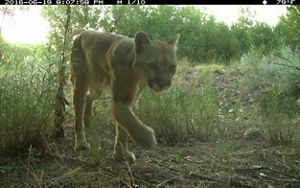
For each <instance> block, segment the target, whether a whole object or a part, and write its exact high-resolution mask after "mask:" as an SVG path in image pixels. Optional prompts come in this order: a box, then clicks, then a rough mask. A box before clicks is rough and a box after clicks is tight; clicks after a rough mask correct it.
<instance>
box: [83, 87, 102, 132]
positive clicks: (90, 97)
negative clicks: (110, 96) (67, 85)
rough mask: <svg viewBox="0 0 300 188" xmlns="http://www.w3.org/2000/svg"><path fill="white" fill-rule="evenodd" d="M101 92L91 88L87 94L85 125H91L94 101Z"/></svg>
mask: <svg viewBox="0 0 300 188" xmlns="http://www.w3.org/2000/svg"><path fill="white" fill-rule="evenodd" d="M100 94H101V91H100V90H99V91H95V90H90V91H89V92H88V94H87V95H86V104H85V111H84V125H85V127H90V126H91V119H92V107H93V101H94V100H95V99H97V98H98V97H99V96H100Z"/></svg>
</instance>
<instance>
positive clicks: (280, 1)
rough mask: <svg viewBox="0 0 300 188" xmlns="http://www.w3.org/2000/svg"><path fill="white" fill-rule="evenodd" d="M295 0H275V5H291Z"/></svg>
mask: <svg viewBox="0 0 300 188" xmlns="http://www.w3.org/2000/svg"><path fill="white" fill-rule="evenodd" d="M295 1H296V0H277V5H292V4H293V3H294V2H295Z"/></svg>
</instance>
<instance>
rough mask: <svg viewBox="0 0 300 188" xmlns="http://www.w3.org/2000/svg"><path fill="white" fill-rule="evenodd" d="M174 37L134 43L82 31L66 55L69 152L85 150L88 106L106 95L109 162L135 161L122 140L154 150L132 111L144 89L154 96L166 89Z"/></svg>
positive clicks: (139, 39) (149, 134) (152, 138)
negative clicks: (112, 130)
mask: <svg viewBox="0 0 300 188" xmlns="http://www.w3.org/2000/svg"><path fill="white" fill-rule="evenodd" d="M178 39H179V35H176V36H175V37H174V38H173V39H171V40H169V41H167V42H161V41H152V40H149V38H148V37H147V35H146V34H145V33H143V32H138V33H137V34H136V35H135V37H134V39H132V38H128V37H125V36H121V35H115V34H111V33H102V32H95V31H85V32H83V33H81V34H80V35H78V36H77V37H76V38H75V40H74V43H73V47H72V53H71V65H72V78H71V79H72V84H73V92H74V96H73V97H74V98H73V104H74V111H75V150H81V149H86V148H90V145H89V143H88V142H87V141H86V136H85V131H84V128H85V126H87V127H88V126H89V125H90V123H91V111H92V103H93V100H94V99H96V98H97V97H99V96H100V94H101V92H102V91H107V92H108V93H109V94H110V95H111V97H112V106H111V107H112V115H113V117H114V119H115V121H116V122H117V125H116V138H115V146H114V158H115V159H116V160H123V159H124V157H126V158H128V159H129V160H131V161H135V156H134V154H133V153H132V152H129V150H128V137H129V136H130V137H131V138H132V139H133V140H134V141H135V142H136V143H137V144H139V145H141V146H143V147H145V148H150V147H152V146H155V145H156V144H157V142H156V138H155V134H154V131H153V129H152V128H150V127H148V126H146V125H144V124H143V123H142V122H141V121H140V120H139V119H138V117H137V116H136V115H135V114H134V112H133V110H132V108H133V107H134V105H135V103H136V100H137V98H138V96H139V94H140V92H141V91H142V90H143V88H144V87H145V86H146V85H148V86H149V87H150V88H151V89H152V90H154V91H157V92H158V91H162V90H164V89H167V88H169V87H170V86H171V80H172V77H173V75H174V74H175V71H176V54H175V53H176V46H177V42H178Z"/></svg>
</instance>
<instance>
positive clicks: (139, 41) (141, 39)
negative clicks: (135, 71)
mask: <svg viewBox="0 0 300 188" xmlns="http://www.w3.org/2000/svg"><path fill="white" fill-rule="evenodd" d="M134 42H135V50H136V52H141V51H142V50H143V49H145V48H146V47H147V46H148V45H150V40H149V38H148V37H147V35H146V34H145V33H143V32H138V33H136V34H135V37H134Z"/></svg>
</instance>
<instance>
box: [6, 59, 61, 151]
mask: <svg viewBox="0 0 300 188" xmlns="http://www.w3.org/2000/svg"><path fill="white" fill-rule="evenodd" d="M55 83H56V80H55V76H54V70H53V69H52V66H50V65H49V64H47V63H41V62H34V58H32V59H31V61H30V62H29V61H24V62H22V61H17V60H16V59H14V57H10V58H8V57H7V58H5V59H4V60H1V62H0V109H1V112H0V127H1V132H0V151H1V152H0V153H1V154H3V155H15V154H17V153H20V152H24V151H27V149H28V148H29V147H32V146H36V147H43V146H44V144H45V142H46V141H47V140H48V138H49V137H50V135H51V133H52V129H53V127H52V120H53V113H54V102H55V100H54V97H55V89H54V88H55V86H56V84H55Z"/></svg>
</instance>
